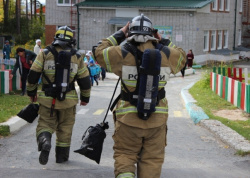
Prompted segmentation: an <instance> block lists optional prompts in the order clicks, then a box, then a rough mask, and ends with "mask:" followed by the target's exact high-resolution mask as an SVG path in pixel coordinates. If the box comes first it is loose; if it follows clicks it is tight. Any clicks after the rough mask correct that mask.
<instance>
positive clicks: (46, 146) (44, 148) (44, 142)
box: [37, 132, 51, 165]
mask: <svg viewBox="0 0 250 178" xmlns="http://www.w3.org/2000/svg"><path fill="white" fill-rule="evenodd" d="M37 144H38V151H41V153H40V156H39V162H40V164H42V165H45V164H47V162H48V160H49V152H50V149H51V133H49V132H42V133H41V134H40V135H39V136H38V137H37Z"/></svg>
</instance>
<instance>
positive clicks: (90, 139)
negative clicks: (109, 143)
mask: <svg viewBox="0 0 250 178" xmlns="http://www.w3.org/2000/svg"><path fill="white" fill-rule="evenodd" d="M108 127H109V126H108V123H107V122H106V123H104V124H97V125H96V126H90V127H89V128H88V129H87V130H86V131H85V133H84V134H83V136H82V140H83V143H82V145H81V148H80V149H78V150H75V151H74V152H76V153H80V154H82V155H84V156H86V157H88V158H89V159H92V160H94V161H95V162H96V163H97V164H99V163H100V160H101V154H102V146H103V142H104V139H105V138H106V133H105V131H104V130H105V129H108ZM87 131H88V135H87V136H86V133H87Z"/></svg>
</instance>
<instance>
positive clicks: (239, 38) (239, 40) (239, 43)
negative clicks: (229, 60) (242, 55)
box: [238, 29, 241, 46]
mask: <svg viewBox="0 0 250 178" xmlns="http://www.w3.org/2000/svg"><path fill="white" fill-rule="evenodd" d="M240 45H241V29H239V36H238V46H240Z"/></svg>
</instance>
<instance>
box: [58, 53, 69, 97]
mask: <svg viewBox="0 0 250 178" xmlns="http://www.w3.org/2000/svg"><path fill="white" fill-rule="evenodd" d="M70 63H71V53H70V52H67V51H60V52H59V53H58V59H57V61H56V75H55V81H56V91H57V93H56V97H57V99H58V100H59V101H63V100H64V99H65V96H66V92H67V91H68V89H69V76H70Z"/></svg>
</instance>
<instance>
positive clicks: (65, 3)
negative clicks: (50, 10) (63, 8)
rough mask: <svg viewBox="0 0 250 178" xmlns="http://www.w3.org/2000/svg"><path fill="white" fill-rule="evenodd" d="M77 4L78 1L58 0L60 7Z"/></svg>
mask: <svg viewBox="0 0 250 178" xmlns="http://www.w3.org/2000/svg"><path fill="white" fill-rule="evenodd" d="M71 3H72V4H75V3H76V0H58V1H57V4H58V5H71Z"/></svg>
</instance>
